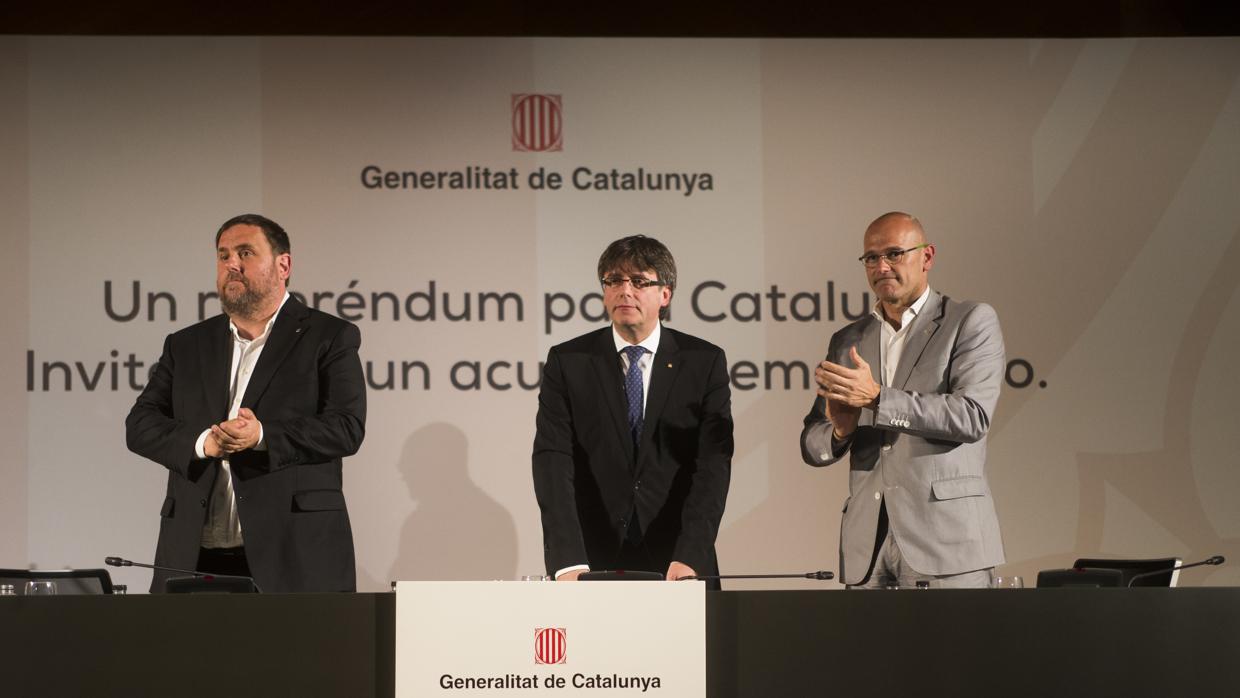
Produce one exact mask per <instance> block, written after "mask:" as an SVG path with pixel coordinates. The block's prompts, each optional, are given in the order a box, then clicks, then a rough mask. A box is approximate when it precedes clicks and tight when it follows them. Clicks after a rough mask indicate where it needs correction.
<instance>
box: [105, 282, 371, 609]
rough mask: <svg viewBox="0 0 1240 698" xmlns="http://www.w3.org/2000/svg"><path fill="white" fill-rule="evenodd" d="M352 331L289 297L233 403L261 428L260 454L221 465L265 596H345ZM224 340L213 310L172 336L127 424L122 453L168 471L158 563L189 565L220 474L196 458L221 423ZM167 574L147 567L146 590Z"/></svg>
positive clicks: (360, 413)
mask: <svg viewBox="0 0 1240 698" xmlns="http://www.w3.org/2000/svg"><path fill="white" fill-rule="evenodd" d="M360 343H361V333H360V332H359V331H358V329H357V326H355V325H353V324H350V323H348V322H345V321H344V320H341V319H339V318H336V317H333V316H331V315H327V314H326V313H322V312H319V311H317V310H311V309H309V308H307V307H306V306H304V305H302V304H301V303H299V302H297V300H296V299H295V298H289V300H288V301H287V302H286V303H285V304H284V307H283V309H281V311H280V314H279V315H278V316H277V317H276V321H275V324H274V325H273V326H272V328H271V335H270V336H269V337H268V338H267V344H266V346H265V347H264V348H263V352H262V354H261V355H260V356H259V359H258V364H257V365H256V366H255V369H254V374H253V375H252V376H251V378H250V383H249V386H248V387H247V389H246V392H245V396H244V397H243V399H242V401H241V405H242V407H248V408H250V409H251V410H253V411H254V414H255V416H257V417H258V420H259V421H260V422H261V423H262V425H263V440H264V441H265V442H266V445H267V450H266V451H255V450H249V451H244V452H242V453H238V454H235V455H234V456H233V457H232V458H231V459H230V460H229V463H230V465H231V468H232V473H233V488H234V492H235V494H236V497H237V510H238V515H239V516H240V518H241V531H242V535H243V536H244V538H245V549H246V557H247V558H248V560H249V564H250V571H251V573H252V574H253V575H254V579H255V581H256V582H257V583H258V585H259V587H260V588H261V589H262V590H263V591H273V592H282V591H352V590H353V589H355V588H356V575H355V572H354V562H353V533H352V530H351V529H350V527H349V515H348V512H347V510H346V509H345V502H344V494H343V492H342V490H341V458H343V457H344V456H349V455H352V454H354V453H356V452H357V449H358V447H359V446H360V445H361V443H362V436H363V433H364V431H365V422H366V390H365V383H364V381H363V377H362V367H361V362H360V361H359V359H358V355H357V350H358V346H359V345H360ZM231 363H232V338H231V335H230V333H229V330H228V317H227V316H225V315H218V316H216V317H213V318H211V319H209V320H205V321H203V322H200V323H198V324H196V325H193V326H191V327H188V328H186V329H183V330H181V331H179V332H176V333H174V334H171V335H169V336H168V338H167V339H166V340H165V341H164V350H163V355H162V356H160V358H159V363H158V364H156V365H155V368H154V369H153V371H152V373H151V379H150V381H149V382H148V383H147V385H146V388H145V389H144V390H143V391H142V394H141V395H139V396H138V400H137V402H135V403H134V406H133V409H132V410H130V412H129V417H128V418H127V419H126V420H125V437H126V441H127V443H128V446H129V449H130V450H131V451H133V452H134V453H137V454H138V455H141V456H144V457H146V458H149V459H151V460H153V461H155V462H157V463H159V464H160V465H163V466H164V467H165V468H167V469H168V490H167V496H166V498H165V499H164V504H163V507H162V508H161V510H160V517H161V520H160V526H159V544H158V546H157V548H156V550H155V563H156V564H158V565H164V566H168V567H178V568H181V569H193V568H194V566H195V565H196V564H197V560H198V550H199V544H200V542H201V538H202V527H203V524H204V522H205V520H206V513H207V499H208V498H209V497H210V496H211V485H212V483H213V481H214V479H215V476H216V473H217V472H218V470H219V468H218V467H216V461H215V460H211V459H205V460H204V459H199V458H197V457H196V456H195V453H194V444H195V442H196V441H197V439H198V436H199V434H201V433H202V431H203V430H204V429H207V428H209V427H210V426H211V425H212V424H216V423H218V422H221V421H223V420H225V419H227V418H228V386H229V375H228V374H229V369H230V367H231ZM167 576H170V575H167V574H163V573H159V572H156V574H155V577H154V579H153V580H152V582H151V591H153V592H159V591H163V583H164V579H165V578H166V577H167Z"/></svg>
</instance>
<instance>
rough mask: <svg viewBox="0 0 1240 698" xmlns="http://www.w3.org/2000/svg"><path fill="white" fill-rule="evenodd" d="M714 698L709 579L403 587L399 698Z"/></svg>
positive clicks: (399, 592)
mask: <svg viewBox="0 0 1240 698" xmlns="http://www.w3.org/2000/svg"><path fill="white" fill-rule="evenodd" d="M636 693H640V694H642V695H648V696H674V697H675V698H705V697H706V590H705V585H704V584H702V583H700V582H677V583H666V582H578V583H573V584H556V583H553V582H398V583H397V585H396V696H397V697H398V698H406V697H409V698H412V697H414V696H418V697H422V696H437V695H442V696H492V697H495V698H504V697H506V696H529V695H531V694H533V695H539V696H557V695H558V696H576V695H590V696H610V695H633V694H636Z"/></svg>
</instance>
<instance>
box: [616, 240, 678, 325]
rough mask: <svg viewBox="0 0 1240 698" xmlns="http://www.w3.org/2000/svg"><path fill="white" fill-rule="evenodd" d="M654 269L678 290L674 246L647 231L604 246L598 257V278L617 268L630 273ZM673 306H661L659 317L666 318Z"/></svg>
mask: <svg viewBox="0 0 1240 698" xmlns="http://www.w3.org/2000/svg"><path fill="white" fill-rule="evenodd" d="M648 269H653V270H654V273H655V276H656V277H657V278H658V279H659V281H662V282H663V285H664V286H667V290H668V291H670V292H671V293H672V294H673V295H675V292H676V260H675V259H673V258H672V252H671V250H669V249H667V247H666V246H664V244H663V243H661V242H659V241H658V240H655V239H654V238H651V237H646V236H645V235H630V236H629V237H626V238H620V239H619V240H616V241H615V242H613V243H611V244H610V245H608V246H607V249H605V250H603V255H602V256H601V257H599V258H598V278H599V280H602V278H603V277H604V276H606V275H607V274H609V273H611V272H613V271H622V272H626V273H633V272H644V271H646V270H648ZM668 307H670V305H669V306H664V307H662V308H659V319H660V320H666V319H667V312H668Z"/></svg>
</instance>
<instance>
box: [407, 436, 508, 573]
mask: <svg viewBox="0 0 1240 698" xmlns="http://www.w3.org/2000/svg"><path fill="white" fill-rule="evenodd" d="M396 468H397V469H398V470H399V471H400V473H401V476H402V478H403V479H404V481H405V485H406V486H407V487H408V488H409V497H410V499H411V500H412V501H413V512H412V513H411V514H409V517H408V518H407V519H405V523H404V525H403V526H402V527H401V530H400V542H399V544H398V546H397V551H396V561H395V563H394V564H393V565H392V570H391V573H390V574H389V575H388V577H389V579H391V580H445V581H446V580H486V579H515V578H516V574H517V528H516V523H515V522H514V521H513V518H512V514H511V513H510V512H509V511H508V510H507V509H505V508H504V507H503V506H501V505H500V504H499V502H497V501H495V500H494V499H492V498H491V497H490V496H489V495H487V493H486V492H484V491H482V489H481V488H479V487H478V486H477V485H476V484H474V481H473V480H472V479H470V477H469V442H468V440H467V439H466V437H465V433H464V432H463V431H461V430H460V429H458V428H457V427H455V426H453V425H451V424H443V423H436V424H429V425H427V426H425V427H423V428H421V429H419V430H417V431H415V432H414V433H413V434H412V435H411V436H410V437H409V439H408V440H407V441H406V442H405V447H404V449H402V451H401V455H400V462H399V463H397V465H396Z"/></svg>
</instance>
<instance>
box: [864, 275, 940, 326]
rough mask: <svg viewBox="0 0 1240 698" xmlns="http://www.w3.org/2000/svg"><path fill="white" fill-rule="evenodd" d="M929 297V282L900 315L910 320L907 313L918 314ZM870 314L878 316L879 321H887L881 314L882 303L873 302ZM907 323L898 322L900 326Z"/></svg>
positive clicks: (914, 315)
mask: <svg viewBox="0 0 1240 698" xmlns="http://www.w3.org/2000/svg"><path fill="white" fill-rule="evenodd" d="M929 299H930V284H926V290H924V291H922V292H921V295H920V296H919V297H918V298H917V300H915V301H913V304H912V305H910V306H909V307H908V309H907V310H905V311H904V315H903V316H902V317H903V318H904V319H905V320H909V321H911V320H912V318H910V317H909V316H908V314H909V313H912V314H913V316H912V317H917V315H918V314H919V313H921V309H922V308H923V307H925V305H926V301H927V300H929ZM870 314H871V315H873V316H874V317H876V318H878V321H879V322H886V321H887V318H886V317H885V316H884V315H883V305H882V303H875V304H874V307H873V308H871V309H870ZM908 324H909V323H908V322H903V321H902V322H901V323H900V326H901V327H907V326H908Z"/></svg>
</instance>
